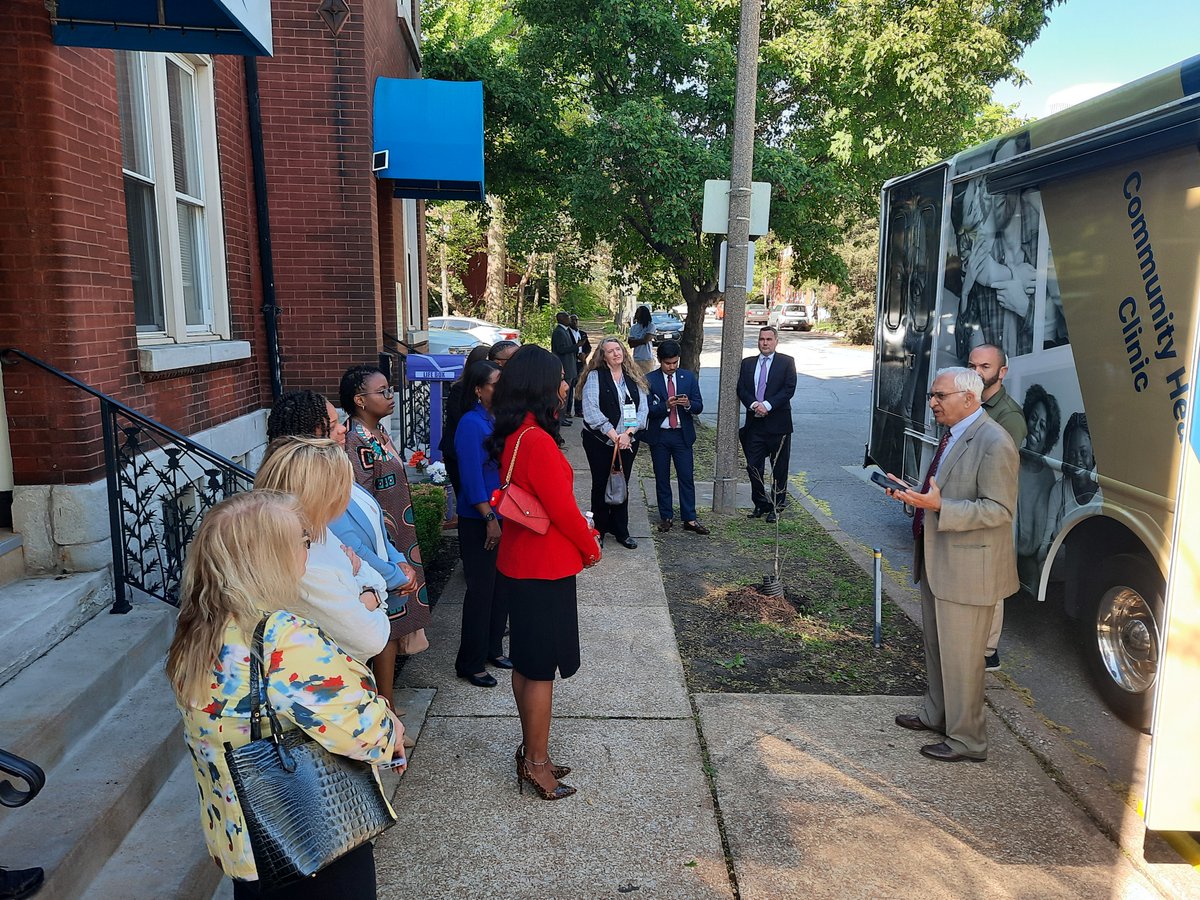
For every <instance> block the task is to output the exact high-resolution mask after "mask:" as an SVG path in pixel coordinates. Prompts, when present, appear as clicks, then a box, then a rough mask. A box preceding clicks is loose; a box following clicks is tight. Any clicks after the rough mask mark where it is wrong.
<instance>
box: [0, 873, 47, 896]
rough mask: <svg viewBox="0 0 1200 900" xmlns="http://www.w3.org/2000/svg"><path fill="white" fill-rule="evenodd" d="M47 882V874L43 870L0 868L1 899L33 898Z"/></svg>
mask: <svg viewBox="0 0 1200 900" xmlns="http://www.w3.org/2000/svg"><path fill="white" fill-rule="evenodd" d="M45 880H46V876H45V873H44V872H43V871H42V870H41V869H5V868H0V897H3V898H5V900H8V898H12V900H21V898H22V897H32V896H33V895H34V894H36V893H37V892H38V889H39V888H40V887H41V886H42V882H43V881H45Z"/></svg>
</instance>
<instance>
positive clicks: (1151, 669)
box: [1079, 553, 1165, 731]
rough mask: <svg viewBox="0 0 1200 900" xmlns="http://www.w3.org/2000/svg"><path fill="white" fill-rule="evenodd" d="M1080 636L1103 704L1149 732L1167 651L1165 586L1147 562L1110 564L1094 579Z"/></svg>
mask: <svg viewBox="0 0 1200 900" xmlns="http://www.w3.org/2000/svg"><path fill="white" fill-rule="evenodd" d="M1089 582H1090V584H1089V590H1088V591H1087V593H1086V596H1085V597H1084V602H1085V604H1086V606H1085V608H1084V610H1083V615H1082V616H1080V619H1079V624H1080V635H1081V637H1082V639H1083V646H1084V653H1085V655H1086V656H1087V660H1088V669H1089V670H1090V672H1091V675H1092V679H1093V681H1094V682H1095V683H1096V687H1097V688H1098V689H1099V691H1100V695H1101V696H1102V697H1103V698H1104V702H1105V703H1107V704H1108V706H1109V708H1110V709H1111V710H1112V711H1113V712H1115V713H1116V714H1117V715H1118V716H1120V717H1121V718H1122V719H1124V720H1125V722H1127V723H1128V724H1129V725H1132V726H1133V727H1134V728H1138V729H1141V730H1142V731H1149V729H1150V717H1151V714H1152V713H1153V710H1154V688H1155V685H1156V684H1157V681H1158V665H1159V658H1160V652H1161V649H1162V628H1163V624H1164V623H1163V620H1162V615H1163V595H1164V593H1165V586H1164V584H1163V579H1162V575H1161V574H1159V571H1158V567H1157V566H1156V565H1154V563H1153V562H1152V561H1151V560H1150V559H1149V558H1148V557H1146V556H1143V555H1138V554H1133V553H1124V554H1120V555H1118V556H1114V557H1112V558H1111V559H1107V560H1105V561H1104V562H1103V563H1101V565H1100V566H1099V568H1098V569H1097V570H1096V573H1095V574H1094V575H1093V576H1092V578H1091V579H1089Z"/></svg>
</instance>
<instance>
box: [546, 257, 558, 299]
mask: <svg viewBox="0 0 1200 900" xmlns="http://www.w3.org/2000/svg"><path fill="white" fill-rule="evenodd" d="M546 280H547V281H548V282H549V287H548V288H547V291H546V293H547V296H548V297H549V298H550V306H552V307H553V308H554V309H558V301H559V297H558V254H557V253H551V254H550V263H549V265H548V266H547V267H546Z"/></svg>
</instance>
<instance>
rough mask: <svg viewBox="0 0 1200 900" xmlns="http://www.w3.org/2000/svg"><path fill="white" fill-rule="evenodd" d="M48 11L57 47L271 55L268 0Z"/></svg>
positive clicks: (75, 5) (153, 2) (100, 0)
mask: <svg viewBox="0 0 1200 900" xmlns="http://www.w3.org/2000/svg"><path fill="white" fill-rule="evenodd" d="M53 9H54V11H53V12H52V13H51V14H50V25H51V33H52V36H53V39H54V43H56V44H58V45H59V46H62V47H106V48H110V49H113V50H151V51H156V52H176V53H222V54H229V55H234V56H270V55H271V49H272V47H271V2H270V0H56V3H55V4H54V6H53Z"/></svg>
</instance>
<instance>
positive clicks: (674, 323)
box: [650, 309, 683, 347]
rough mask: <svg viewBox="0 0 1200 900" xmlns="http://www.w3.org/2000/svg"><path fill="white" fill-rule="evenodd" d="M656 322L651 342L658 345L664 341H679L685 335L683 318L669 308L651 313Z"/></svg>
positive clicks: (653, 320) (651, 318)
mask: <svg viewBox="0 0 1200 900" xmlns="http://www.w3.org/2000/svg"><path fill="white" fill-rule="evenodd" d="M650 320H651V321H652V322H654V338H653V339H652V340H651V343H653V344H654V346H655V347H657V346H658V345H659V344H661V343H662V342H663V341H677V340H679V339H680V338H681V337H683V320H682V319H680V318H679V316H677V315H675V313H674V312H672V311H671V310H669V309H660V310H658V311H657V312H653V313H651V314H650Z"/></svg>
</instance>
